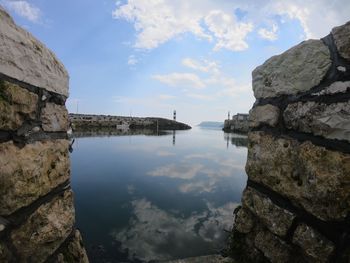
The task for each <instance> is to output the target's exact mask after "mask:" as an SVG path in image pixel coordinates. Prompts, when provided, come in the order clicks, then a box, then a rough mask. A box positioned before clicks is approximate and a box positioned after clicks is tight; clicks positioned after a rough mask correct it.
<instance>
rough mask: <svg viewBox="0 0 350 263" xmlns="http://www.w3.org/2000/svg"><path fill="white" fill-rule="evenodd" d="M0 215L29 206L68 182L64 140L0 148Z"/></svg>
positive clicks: (3, 145) (65, 143)
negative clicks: (21, 146)
mask: <svg viewBox="0 0 350 263" xmlns="http://www.w3.org/2000/svg"><path fill="white" fill-rule="evenodd" d="M0 167H1V170H0V185H1V187H0V196H1V202H0V215H9V214H11V213H13V212H14V211H16V210H17V209H19V208H21V207H24V206H28V205H29V204H31V203H32V202H33V201H35V200H36V199H38V198H39V197H41V196H44V195H46V194H47V193H49V192H50V191H51V190H52V189H53V188H55V187H57V186H58V185H60V184H62V183H64V182H66V181H67V180H68V179H69V175H70V173H69V171H70V162H69V155H68V141H67V140H52V141H42V142H39V141H38V142H35V143H32V144H27V145H25V146H24V147H23V148H18V147H17V146H16V145H15V144H14V143H13V142H12V141H9V142H6V143H2V144H0Z"/></svg>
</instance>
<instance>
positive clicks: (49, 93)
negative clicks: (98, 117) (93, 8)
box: [0, 6, 88, 263]
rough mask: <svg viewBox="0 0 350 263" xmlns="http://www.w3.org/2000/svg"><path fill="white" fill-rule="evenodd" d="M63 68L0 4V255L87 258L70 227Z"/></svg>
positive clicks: (5, 259) (12, 258) (10, 258)
mask: <svg viewBox="0 0 350 263" xmlns="http://www.w3.org/2000/svg"><path fill="white" fill-rule="evenodd" d="M67 97H68V74H67V71H66V70H65V68H64V66H63V65H62V64H61V63H60V62H59V61H58V59H57V58H56V56H55V55H54V54H53V53H52V52H51V51H50V50H48V49H47V48H46V47H45V46H44V45H43V44H42V43H40V42H39V41H38V40H36V39H35V38H34V37H33V36H32V35H31V34H30V33H28V32H27V31H25V30H23V29H22V28H20V27H18V26H17V25H16V24H15V23H14V21H13V20H12V18H11V17H10V16H9V15H8V14H7V13H6V11H5V10H4V9H3V8H2V7H1V6H0V200H1V201H0V262H33V263H39V262H88V259H87V256H86V252H85V250H84V247H83V246H82V239H81V236H80V233H79V231H78V230H76V229H75V227H74V224H75V213H74V205H73V193H72V190H71V188H70V184H69V181H70V162H69V152H68V147H69V141H68V140H67V129H68V112H67V110H66V107H65V101H66V99H67Z"/></svg>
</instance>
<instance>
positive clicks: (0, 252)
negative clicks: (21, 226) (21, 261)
mask: <svg viewBox="0 0 350 263" xmlns="http://www.w3.org/2000/svg"><path fill="white" fill-rule="evenodd" d="M11 261H13V257H12V253H11V251H10V250H9V248H8V246H7V244H6V243H5V242H2V241H0V262H11Z"/></svg>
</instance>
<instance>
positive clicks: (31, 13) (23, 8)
mask: <svg viewBox="0 0 350 263" xmlns="http://www.w3.org/2000/svg"><path fill="white" fill-rule="evenodd" d="M1 3H3V4H4V6H5V7H7V8H8V9H10V10H12V11H14V12H15V13H16V14H17V15H19V16H22V17H24V18H26V19H28V20H29V21H31V22H38V21H39V19H40V16H41V11H40V9H39V8H37V7H36V6H34V5H33V4H30V3H28V2H27V1H13V0H12V1H11V0H3V1H2V2H1Z"/></svg>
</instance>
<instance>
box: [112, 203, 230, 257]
mask: <svg viewBox="0 0 350 263" xmlns="http://www.w3.org/2000/svg"><path fill="white" fill-rule="evenodd" d="M131 203H132V209H133V216H132V218H131V219H130V221H129V225H128V226H127V227H126V228H124V229H123V230H121V231H119V232H115V233H113V236H114V237H115V238H116V240H118V241H119V242H121V244H122V249H123V250H128V252H129V255H130V260H135V258H134V257H136V258H137V259H141V260H144V261H150V260H152V259H155V258H156V259H157V260H170V259H173V258H182V257H186V256H191V255H193V254H198V255H200V254H208V253H216V252H218V250H219V249H221V248H222V243H223V242H224V241H225V238H226V235H225V232H224V231H223V229H230V227H231V225H232V211H233V210H234V209H235V208H236V206H237V204H235V203H233V202H231V203H226V204H225V205H223V206H220V207H215V206H214V205H212V204H210V203H206V206H207V209H206V210H204V211H203V212H200V213H198V212H196V211H194V212H193V213H192V214H191V216H189V217H184V216H183V215H181V212H180V211H171V212H167V211H164V210H162V209H160V208H159V207H157V206H156V205H154V204H152V202H150V201H148V200H147V199H145V198H144V199H137V200H134V201H132V202H131ZM189 248H190V251H187V250H189Z"/></svg>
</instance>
